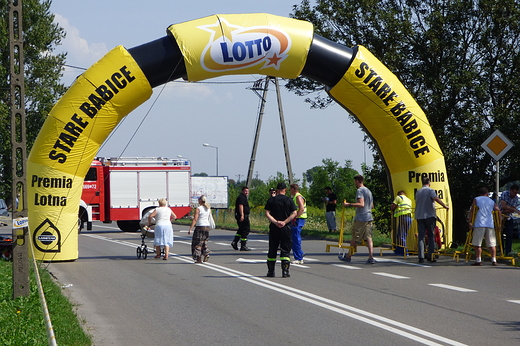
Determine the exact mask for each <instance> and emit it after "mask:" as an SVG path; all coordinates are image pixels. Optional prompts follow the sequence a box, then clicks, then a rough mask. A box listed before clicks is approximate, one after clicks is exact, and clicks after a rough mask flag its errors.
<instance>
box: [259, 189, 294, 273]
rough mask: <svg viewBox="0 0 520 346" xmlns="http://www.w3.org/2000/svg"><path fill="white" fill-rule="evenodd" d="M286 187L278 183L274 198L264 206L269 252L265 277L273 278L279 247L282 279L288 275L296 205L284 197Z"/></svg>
mask: <svg viewBox="0 0 520 346" xmlns="http://www.w3.org/2000/svg"><path fill="white" fill-rule="evenodd" d="M286 191H287V186H286V185H285V183H278V185H277V186H276V196H274V197H271V198H269V200H268V201H267V204H266V205H265V215H266V216H267V219H268V220H269V222H270V224H269V252H268V253H267V277H274V267H275V264H276V255H277V253H278V246H280V261H281V262H282V277H284V278H287V277H290V275H289V266H290V264H291V258H290V257H289V254H290V252H291V247H292V241H291V237H292V232H291V225H290V222H291V221H292V220H293V219H294V218H295V217H296V205H295V204H294V202H293V200H292V199H291V198H289V197H288V196H286V195H285V193H286Z"/></svg>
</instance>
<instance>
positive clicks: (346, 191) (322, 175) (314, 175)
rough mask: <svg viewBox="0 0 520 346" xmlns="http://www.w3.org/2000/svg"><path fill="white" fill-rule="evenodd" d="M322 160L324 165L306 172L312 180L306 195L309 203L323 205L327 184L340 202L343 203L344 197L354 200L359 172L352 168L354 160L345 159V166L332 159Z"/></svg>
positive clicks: (317, 205)
mask: <svg viewBox="0 0 520 346" xmlns="http://www.w3.org/2000/svg"><path fill="white" fill-rule="evenodd" d="M322 162H323V165H322V166H315V167H313V168H311V169H309V170H307V172H306V173H305V174H304V176H306V177H307V179H309V181H310V182H311V185H310V187H309V189H308V192H307V195H306V198H307V204H308V205H310V206H315V207H323V197H325V188H326V187H327V186H330V187H331V188H332V191H333V192H334V193H335V194H336V196H338V203H341V202H342V201H343V200H344V199H346V200H349V201H353V200H354V198H355V194H356V187H355V186H354V176H356V175H357V174H358V172H357V171H356V170H354V169H353V168H352V162H351V161H350V160H347V161H345V166H344V167H341V166H340V165H339V162H337V161H334V160H332V159H323V160H322Z"/></svg>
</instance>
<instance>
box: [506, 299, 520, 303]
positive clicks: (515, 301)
mask: <svg viewBox="0 0 520 346" xmlns="http://www.w3.org/2000/svg"><path fill="white" fill-rule="evenodd" d="M508 302H510V303H515V304H520V300H508Z"/></svg>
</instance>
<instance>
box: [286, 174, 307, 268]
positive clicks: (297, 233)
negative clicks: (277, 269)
mask: <svg viewBox="0 0 520 346" xmlns="http://www.w3.org/2000/svg"><path fill="white" fill-rule="evenodd" d="M289 189H290V191H291V197H292V199H293V201H294V204H295V205H296V208H297V209H296V217H295V218H294V219H293V221H292V223H291V231H292V252H293V256H294V261H293V262H292V263H293V264H303V256H305V253H304V252H303V250H302V228H303V226H304V225H305V221H306V220H307V202H305V198H304V197H303V196H302V194H301V193H300V187H299V186H298V184H291V185H289Z"/></svg>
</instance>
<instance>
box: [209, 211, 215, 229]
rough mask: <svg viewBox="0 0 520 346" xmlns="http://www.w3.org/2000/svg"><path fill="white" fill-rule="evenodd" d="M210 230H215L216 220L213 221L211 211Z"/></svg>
mask: <svg viewBox="0 0 520 346" xmlns="http://www.w3.org/2000/svg"><path fill="white" fill-rule="evenodd" d="M209 228H211V229H215V220H213V214H212V213H211V210H210V211H209Z"/></svg>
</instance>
